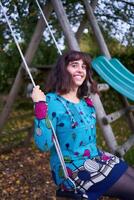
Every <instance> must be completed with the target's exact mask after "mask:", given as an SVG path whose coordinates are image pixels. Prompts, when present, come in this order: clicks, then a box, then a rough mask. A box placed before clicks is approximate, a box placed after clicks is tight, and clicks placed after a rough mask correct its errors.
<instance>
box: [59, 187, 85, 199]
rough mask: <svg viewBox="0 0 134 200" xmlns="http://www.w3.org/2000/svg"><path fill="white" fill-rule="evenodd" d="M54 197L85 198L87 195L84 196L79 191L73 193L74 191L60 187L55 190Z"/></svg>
mask: <svg viewBox="0 0 134 200" xmlns="http://www.w3.org/2000/svg"><path fill="white" fill-rule="evenodd" d="M56 197H57V198H58V197H59V198H64V199H70V200H71V199H72V200H75V199H77V200H87V197H84V196H83V195H82V194H81V193H75V191H65V190H61V189H58V190H56Z"/></svg>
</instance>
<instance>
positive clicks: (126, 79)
mask: <svg viewBox="0 0 134 200" xmlns="http://www.w3.org/2000/svg"><path fill="white" fill-rule="evenodd" d="M92 67H93V69H94V70H95V71H96V72H97V73H98V74H99V75H100V76H101V77H102V78H103V79H104V80H105V81H106V82H107V83H108V84H109V85H111V87H113V88H114V89H115V90H117V91H118V92H119V93H121V94H122V95H124V96H126V97H127V98H129V99H131V100H134V74H133V73H131V72H130V71H129V70H127V69H126V67H125V66H124V65H123V64H122V63H121V62H120V61H119V60H118V59H116V58H113V59H107V58H106V57H105V56H99V57H97V58H95V59H94V60H93V61H92Z"/></svg>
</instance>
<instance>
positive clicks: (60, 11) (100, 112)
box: [51, 0, 117, 152]
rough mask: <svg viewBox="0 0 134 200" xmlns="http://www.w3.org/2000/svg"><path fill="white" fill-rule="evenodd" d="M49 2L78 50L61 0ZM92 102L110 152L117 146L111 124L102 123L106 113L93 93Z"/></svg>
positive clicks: (67, 36)
mask: <svg viewBox="0 0 134 200" xmlns="http://www.w3.org/2000/svg"><path fill="white" fill-rule="evenodd" d="M51 2H52V4H53V7H54V10H55V12H56V14H57V17H58V20H59V22H60V24H61V27H62V29H63V31H64V33H65V37H66V39H67V42H68V45H69V47H70V48H71V49H75V50H79V49H80V48H79V45H78V42H77V40H76V38H75V36H74V34H73V32H72V30H71V27H70V24H69V21H68V19H67V16H66V14H65V11H64V8H63V5H62V3H61V1H60V0H55V1H51ZM93 102H94V104H95V108H96V112H97V118H98V122H99V125H100V126H101V128H102V131H103V134H104V137H105V138H106V141H107V144H108V146H109V148H110V150H111V151H112V152H114V151H115V149H116V147H117V143H116V140H115V137H114V134H113V131H112V128H111V126H110V125H109V124H107V125H104V124H103V121H102V118H104V117H106V113H105V110H104V108H103V105H102V103H101V101H100V98H99V96H98V94H96V95H93ZM111 141H112V142H111Z"/></svg>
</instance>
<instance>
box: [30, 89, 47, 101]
mask: <svg viewBox="0 0 134 200" xmlns="http://www.w3.org/2000/svg"><path fill="white" fill-rule="evenodd" d="M31 98H32V100H33V102H35V103H36V102H39V101H46V96H45V94H44V92H42V91H41V90H40V86H39V85H37V86H35V87H34V88H33V91H32V94H31Z"/></svg>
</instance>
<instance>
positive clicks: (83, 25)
mask: <svg viewBox="0 0 134 200" xmlns="http://www.w3.org/2000/svg"><path fill="white" fill-rule="evenodd" d="M97 3H98V0H92V1H91V7H92V9H93V10H95V7H96V5H97ZM88 24H89V23H88V20H87V18H86V16H85V15H84V16H83V18H82V20H81V22H80V26H79V28H78V30H77V32H76V34H75V36H76V39H77V41H79V40H80V37H81V35H82V33H83V31H84V29H85V28H86V27H87V26H88Z"/></svg>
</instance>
